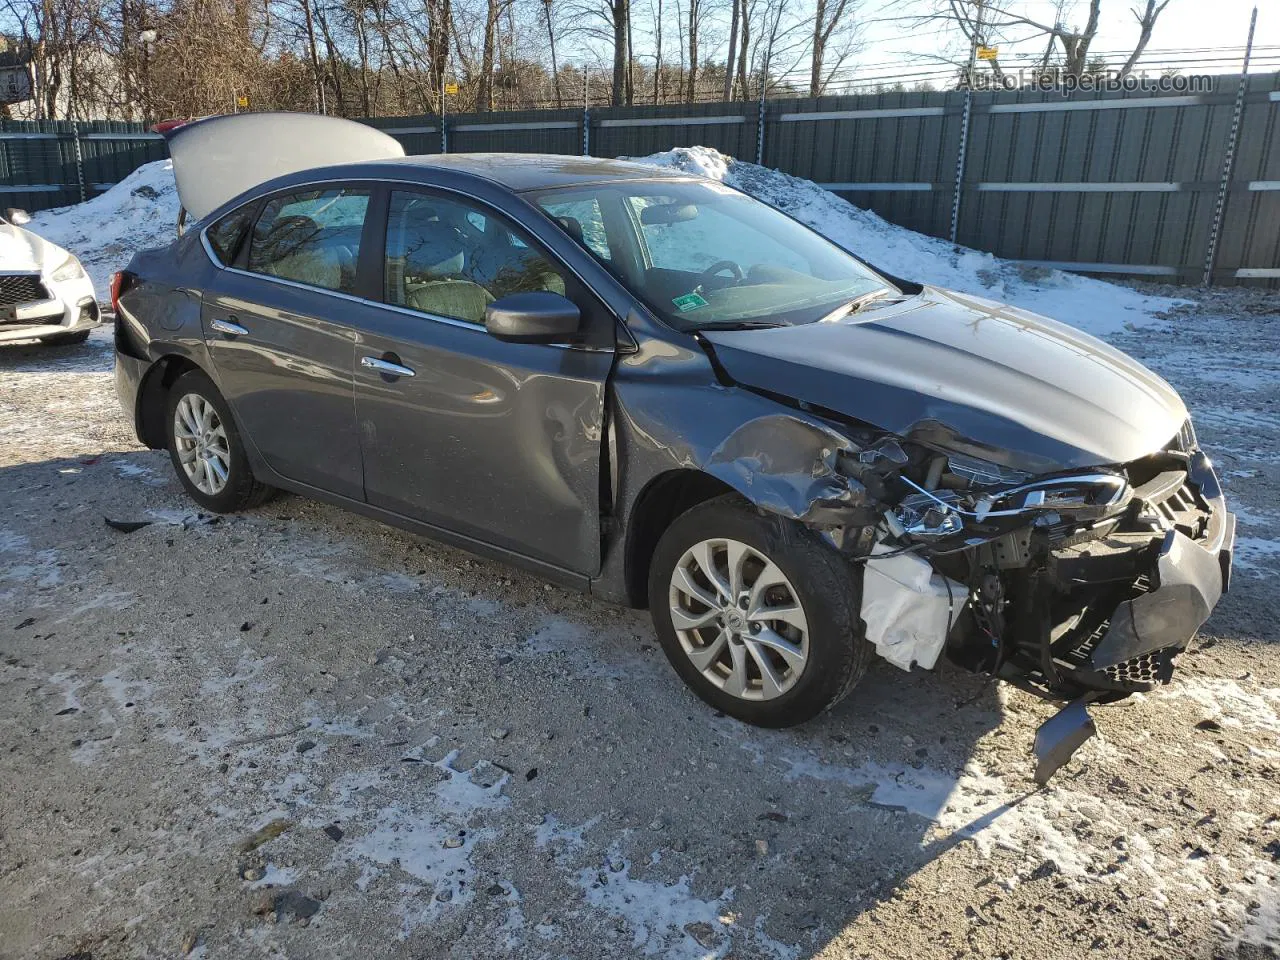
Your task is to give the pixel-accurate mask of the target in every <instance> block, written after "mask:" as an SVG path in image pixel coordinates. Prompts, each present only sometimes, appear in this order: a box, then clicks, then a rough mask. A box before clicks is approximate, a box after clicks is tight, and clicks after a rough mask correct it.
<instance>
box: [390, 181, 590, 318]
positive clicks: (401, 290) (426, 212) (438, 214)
mask: <svg viewBox="0 0 1280 960" xmlns="http://www.w3.org/2000/svg"><path fill="white" fill-rule="evenodd" d="M386 257H387V259H386V267H385V279H384V284H385V298H386V302H387V303H392V304H395V305H396V306H400V307H407V308H409V309H411V310H417V311H420V312H421V313H427V314H433V315H435V316H441V317H449V318H452V319H454V320H465V321H467V322H468V323H474V324H477V325H483V324H484V312H485V307H487V306H488V305H489V304H490V303H492V302H493V301H494V300H497V299H499V298H500V297H505V296H507V295H508V294H512V293H522V292H526V291H537V290H545V291H549V292H551V293H559V294H563V293H564V292H565V280H564V275H563V274H562V273H561V272H560V270H559V269H557V268H556V267H555V266H553V265H552V263H551V262H550V261H549V260H548V259H547V258H546V257H544V256H542V254H540V253H539V252H538V251H537V250H536V249H534V247H532V246H531V245H530V244H529V242H528V240H527V239H525V238H524V237H523V236H521V235H519V234H517V233H516V232H515V230H514V229H513V228H510V227H508V226H507V225H505V224H504V223H503V222H502V221H500V220H499V219H498V217H497V216H495V215H494V214H493V213H492V212H490V211H487V210H484V209H483V208H478V207H477V206H475V205H473V204H470V203H469V202H467V201H463V200H460V199H459V200H454V199H446V198H444V197H439V196H435V195H432V194H425V193H415V192H411V191H400V190H397V191H393V192H392V194H391V203H390V207H389V209H388V211H387V253H386Z"/></svg>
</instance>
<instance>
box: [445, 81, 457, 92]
mask: <svg viewBox="0 0 1280 960" xmlns="http://www.w3.org/2000/svg"><path fill="white" fill-rule="evenodd" d="M444 92H445V93H457V92H458V85H457V84H456V83H446V84H445V85H444Z"/></svg>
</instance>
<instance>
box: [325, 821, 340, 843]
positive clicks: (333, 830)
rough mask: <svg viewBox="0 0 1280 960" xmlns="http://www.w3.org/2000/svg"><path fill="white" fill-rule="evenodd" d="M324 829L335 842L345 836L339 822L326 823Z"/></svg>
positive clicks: (327, 835) (326, 834)
mask: <svg viewBox="0 0 1280 960" xmlns="http://www.w3.org/2000/svg"><path fill="white" fill-rule="evenodd" d="M323 829H324V835H325V836H326V837H328V838H329V839H330V840H332V841H333V842H334V843H337V842H338V841H339V840H341V839H342V838H343V836H344V834H343V832H342V828H341V827H339V826H338V825H337V824H333V823H330V824H328V825H326V826H325V827H324V828H323Z"/></svg>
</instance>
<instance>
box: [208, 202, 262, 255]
mask: <svg viewBox="0 0 1280 960" xmlns="http://www.w3.org/2000/svg"><path fill="white" fill-rule="evenodd" d="M252 216H253V214H252V211H251V210H249V209H248V208H246V207H241V208H240V209H239V210H233V211H231V212H230V213H228V214H227V215H226V216H225V217H223V218H222V219H221V220H219V221H218V222H217V223H215V224H213V225H212V226H210V227H209V229H208V230H206V231H205V237H206V239H208V241H209V246H210V248H212V250H213V254H214V256H215V257H216V258H217V260H218V262H219V263H221V264H222V265H223V266H226V265H227V264H228V263H231V262H232V261H233V260H235V258H236V252H237V251H238V250H239V249H240V244H241V243H242V242H243V240H244V235H245V234H246V233H248V231H249V222H250V220H251V218H252Z"/></svg>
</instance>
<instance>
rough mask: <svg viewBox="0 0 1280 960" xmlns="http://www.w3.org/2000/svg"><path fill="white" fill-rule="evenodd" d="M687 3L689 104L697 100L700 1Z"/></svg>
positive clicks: (691, 0) (687, 96) (687, 97)
mask: <svg viewBox="0 0 1280 960" xmlns="http://www.w3.org/2000/svg"><path fill="white" fill-rule="evenodd" d="M688 3H689V73H688V74H687V76H686V80H685V82H686V83H687V84H688V86H687V88H686V90H687V93H686V94H685V99H686V100H688V101H689V102H690V103H693V102H695V101H696V100H697V99H698V25H699V24H700V23H701V21H702V0H688Z"/></svg>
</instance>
